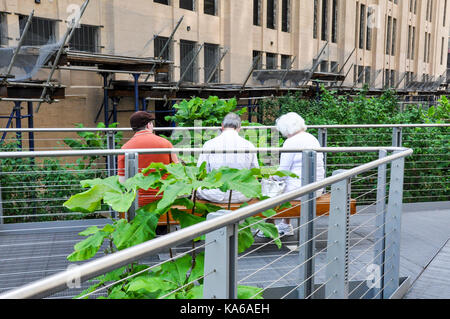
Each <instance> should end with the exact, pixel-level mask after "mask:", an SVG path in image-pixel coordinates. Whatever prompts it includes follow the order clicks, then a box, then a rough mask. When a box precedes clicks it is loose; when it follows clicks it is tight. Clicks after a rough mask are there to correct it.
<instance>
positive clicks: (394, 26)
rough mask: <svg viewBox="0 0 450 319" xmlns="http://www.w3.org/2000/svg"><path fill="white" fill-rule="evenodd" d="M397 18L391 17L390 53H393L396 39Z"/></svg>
mask: <svg viewBox="0 0 450 319" xmlns="http://www.w3.org/2000/svg"><path fill="white" fill-rule="evenodd" d="M396 35H397V19H396V18H393V19H392V48H391V55H395V42H396V41H397V37H396Z"/></svg>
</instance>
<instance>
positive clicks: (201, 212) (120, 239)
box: [64, 163, 293, 299]
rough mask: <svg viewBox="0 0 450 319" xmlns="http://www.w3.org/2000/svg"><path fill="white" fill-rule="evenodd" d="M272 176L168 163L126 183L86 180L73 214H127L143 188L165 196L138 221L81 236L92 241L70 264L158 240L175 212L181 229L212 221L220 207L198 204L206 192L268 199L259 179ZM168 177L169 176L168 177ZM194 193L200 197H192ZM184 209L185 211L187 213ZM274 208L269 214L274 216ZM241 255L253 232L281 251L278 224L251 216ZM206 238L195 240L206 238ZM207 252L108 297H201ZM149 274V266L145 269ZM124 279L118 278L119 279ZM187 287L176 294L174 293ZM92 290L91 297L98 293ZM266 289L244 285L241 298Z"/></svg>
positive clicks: (120, 274) (118, 274)
mask: <svg viewBox="0 0 450 319" xmlns="http://www.w3.org/2000/svg"><path fill="white" fill-rule="evenodd" d="M274 174H276V175H278V176H293V174H292V173H290V172H274ZM269 176H270V174H269V173H268V172H266V171H264V170H261V169H252V170H249V169H242V170H238V169H232V168H228V167H222V168H220V169H217V170H213V171H211V172H207V170H206V163H203V164H202V165H201V166H199V167H197V166H195V165H187V166H184V165H182V164H170V165H163V164H161V163H153V164H151V165H150V166H149V167H148V168H146V169H144V170H143V171H142V172H141V173H139V174H137V175H135V176H134V177H132V178H129V179H128V180H127V181H126V182H125V183H124V184H121V183H120V182H119V179H118V177H117V176H114V177H109V178H105V179H100V178H97V179H92V180H85V181H82V182H81V185H82V186H83V187H84V188H87V190H86V191H84V192H82V193H79V194H76V195H73V196H72V197H71V198H70V199H69V200H67V201H66V202H65V203H64V206H65V207H66V208H68V209H70V210H76V211H82V212H85V213H92V212H94V211H95V210H97V209H98V208H99V207H101V205H102V204H106V205H108V206H110V207H111V208H112V209H114V210H117V211H121V212H126V211H128V209H129V208H130V207H131V205H132V203H133V201H134V199H135V198H136V195H137V190H138V189H144V190H147V189H149V188H152V189H155V188H156V189H160V193H163V198H162V199H160V200H158V201H155V202H153V203H151V204H149V205H147V206H145V207H142V208H140V209H138V210H137V212H136V216H135V218H134V219H133V220H131V221H127V220H125V219H121V220H116V221H114V222H113V224H111V225H107V226H105V227H104V228H103V229H99V228H97V227H90V228H88V229H86V230H85V231H84V232H82V233H80V235H81V236H87V238H86V239H84V240H83V241H81V242H79V243H77V244H76V245H75V247H74V252H73V253H72V254H71V255H69V256H68V257H67V258H68V260H69V261H72V262H76V261H84V260H88V259H90V258H92V257H94V256H95V255H96V254H97V253H98V251H99V250H100V249H101V247H104V246H106V247H107V248H106V249H105V253H113V252H116V251H120V250H123V249H126V248H129V247H132V246H135V245H138V244H140V243H143V242H146V241H148V240H151V239H153V238H155V236H156V227H157V224H158V220H159V219H160V218H161V216H162V215H163V214H166V213H168V212H169V211H170V212H171V214H172V216H173V218H174V219H175V220H177V221H179V223H180V226H181V228H185V227H189V226H192V225H195V224H197V223H200V222H203V221H205V220H206V216H207V215H208V214H209V213H211V212H214V211H217V210H219V209H220V207H218V206H215V205H212V204H202V203H197V202H196V200H195V194H196V191H197V190H198V189H200V188H202V189H216V188H219V189H221V190H222V191H224V192H227V191H239V192H242V193H243V194H244V195H245V196H247V197H256V198H260V199H264V197H263V196H262V194H261V185H260V183H259V182H258V178H259V177H265V178H268V177H269ZM163 177H164V178H163ZM186 195H192V196H193V197H194V198H193V199H190V198H187V197H186ZM181 208H184V209H181ZM274 214H275V211H274V210H269V211H267V212H264V213H263V215H264V216H266V217H270V216H272V215H274ZM239 228H240V229H241V231H240V232H239V253H241V252H244V251H245V250H246V249H248V248H249V247H250V246H251V245H252V243H253V242H254V238H253V233H252V230H253V231H262V232H263V233H264V234H265V235H266V236H267V237H270V238H272V239H273V240H274V242H275V243H276V244H277V245H278V247H281V241H280V239H279V235H278V230H277V228H276V227H275V225H273V224H270V223H266V222H265V221H264V220H263V218H261V217H250V218H247V219H246V220H245V221H244V222H243V223H241V224H240V225H239ZM202 239H204V236H201V237H199V238H196V239H195V240H202ZM203 259H204V257H203V254H200V255H197V256H192V257H191V256H189V255H186V256H184V257H182V258H178V259H177V260H175V261H170V262H167V263H164V264H163V265H161V268H160V269H158V270H153V271H151V272H150V271H149V272H145V274H144V273H143V274H139V276H134V277H133V278H130V279H127V280H126V281H125V282H124V283H121V284H120V285H114V286H111V287H109V288H108V298H112V299H115V298H120V299H124V298H125V299H126V298H182V299H191V298H201V297H202V295H203V288H202V286H201V285H202V280H201V279H200V278H201V277H202V276H203V268H204V267H203ZM144 266H145V265H139V264H133V265H130V266H129V267H126V268H125V269H124V270H123V271H114V272H111V273H109V274H106V275H105V276H106V277H107V278H108V280H110V281H114V279H113V278H119V279H120V278H125V277H126V276H125V274H127V275H128V276H130V275H132V274H134V273H133V271H134V269H135V268H136V267H144ZM144 270H145V268H144ZM106 277H103V278H98V279H97V280H99V282H100V284H98V283H97V284H95V285H94V286H95V287H96V288H98V287H100V286H102V285H105V284H106V279H105V278H106ZM116 280H118V279H116ZM179 287H182V288H181V289H179V290H177V291H176V292H175V293H173V294H168V293H169V292H171V291H173V290H175V289H177V288H179ZM96 288H93V287H90V288H89V289H88V290H87V291H86V293H88V292H92V291H94V290H95V289H96ZM259 293H260V290H259V288H256V287H244V286H242V287H240V288H239V296H241V297H242V298H244V297H248V296H250V294H252V296H255V297H257V298H260V294H259Z"/></svg>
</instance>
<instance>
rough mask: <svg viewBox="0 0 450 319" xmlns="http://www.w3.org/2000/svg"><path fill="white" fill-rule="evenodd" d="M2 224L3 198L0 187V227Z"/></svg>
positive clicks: (0, 187)
mask: <svg viewBox="0 0 450 319" xmlns="http://www.w3.org/2000/svg"><path fill="white" fill-rule="evenodd" d="M1 224H4V221H3V196H2V185H0V225H1Z"/></svg>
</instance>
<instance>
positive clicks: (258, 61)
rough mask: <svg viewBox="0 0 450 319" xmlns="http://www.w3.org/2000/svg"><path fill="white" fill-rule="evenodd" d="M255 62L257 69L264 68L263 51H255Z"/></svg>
mask: <svg viewBox="0 0 450 319" xmlns="http://www.w3.org/2000/svg"><path fill="white" fill-rule="evenodd" d="M253 64H254V65H255V70H261V69H262V52H261V51H253Z"/></svg>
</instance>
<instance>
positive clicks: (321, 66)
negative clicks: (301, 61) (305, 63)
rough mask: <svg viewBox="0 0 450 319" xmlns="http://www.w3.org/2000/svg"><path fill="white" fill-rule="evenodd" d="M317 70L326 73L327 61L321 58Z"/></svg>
mask: <svg viewBox="0 0 450 319" xmlns="http://www.w3.org/2000/svg"><path fill="white" fill-rule="evenodd" d="M319 72H323V73H328V61H326V60H323V61H321V62H320V64H319Z"/></svg>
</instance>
